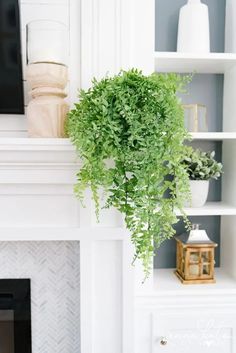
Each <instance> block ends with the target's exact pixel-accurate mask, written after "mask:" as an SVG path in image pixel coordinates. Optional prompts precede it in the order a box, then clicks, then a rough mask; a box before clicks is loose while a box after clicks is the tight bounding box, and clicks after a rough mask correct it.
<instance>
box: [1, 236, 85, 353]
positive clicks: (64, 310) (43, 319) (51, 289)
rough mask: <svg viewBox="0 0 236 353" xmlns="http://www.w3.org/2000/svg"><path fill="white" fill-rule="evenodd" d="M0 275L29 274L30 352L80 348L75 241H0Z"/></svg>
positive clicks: (63, 351) (75, 352) (52, 352)
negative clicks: (30, 302) (30, 301)
mask: <svg viewBox="0 0 236 353" xmlns="http://www.w3.org/2000/svg"><path fill="white" fill-rule="evenodd" d="M0 278H30V279H31V299H32V348H33V353H79V352H80V324H79V323H80V317H79V307H80V302H79V295H80V283H79V282H80V271H79V242H0Z"/></svg>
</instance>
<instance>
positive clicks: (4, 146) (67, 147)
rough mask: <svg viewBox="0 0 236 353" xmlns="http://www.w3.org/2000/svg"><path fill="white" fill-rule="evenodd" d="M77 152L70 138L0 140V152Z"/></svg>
mask: <svg viewBox="0 0 236 353" xmlns="http://www.w3.org/2000/svg"><path fill="white" fill-rule="evenodd" d="M1 150H3V151H12V150H18V151H72V152H73V151H75V147H74V146H73V145H72V144H71V142H70V140H69V139H68V138H29V137H26V138H19V137H18V138H17V137H16V138H8V137H3V138H0V151H1Z"/></svg>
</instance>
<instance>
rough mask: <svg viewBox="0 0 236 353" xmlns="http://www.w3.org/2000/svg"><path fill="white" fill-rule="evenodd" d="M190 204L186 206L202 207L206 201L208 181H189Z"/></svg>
mask: <svg viewBox="0 0 236 353" xmlns="http://www.w3.org/2000/svg"><path fill="white" fill-rule="evenodd" d="M190 191H191V202H190V203H188V205H187V206H190V207H202V206H204V205H205V203H206V201H207V196H208V191H209V180H190Z"/></svg>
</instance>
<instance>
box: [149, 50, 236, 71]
mask: <svg viewBox="0 0 236 353" xmlns="http://www.w3.org/2000/svg"><path fill="white" fill-rule="evenodd" d="M233 66H236V54H232V53H209V54H192V53H177V52H155V70H156V71H157V72H179V73H191V72H193V73H194V72H196V73H204V74H223V73H225V72H226V71H227V70H229V69H230V68H232V67H233Z"/></svg>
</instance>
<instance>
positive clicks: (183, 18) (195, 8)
mask: <svg viewBox="0 0 236 353" xmlns="http://www.w3.org/2000/svg"><path fill="white" fill-rule="evenodd" d="M177 51H178V52H184V53H209V52H210V30H209V14H208V7H207V5H205V4H202V3H201V0H188V3H187V4H186V5H184V6H183V7H181V9H180V12H179V26H178V40H177Z"/></svg>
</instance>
